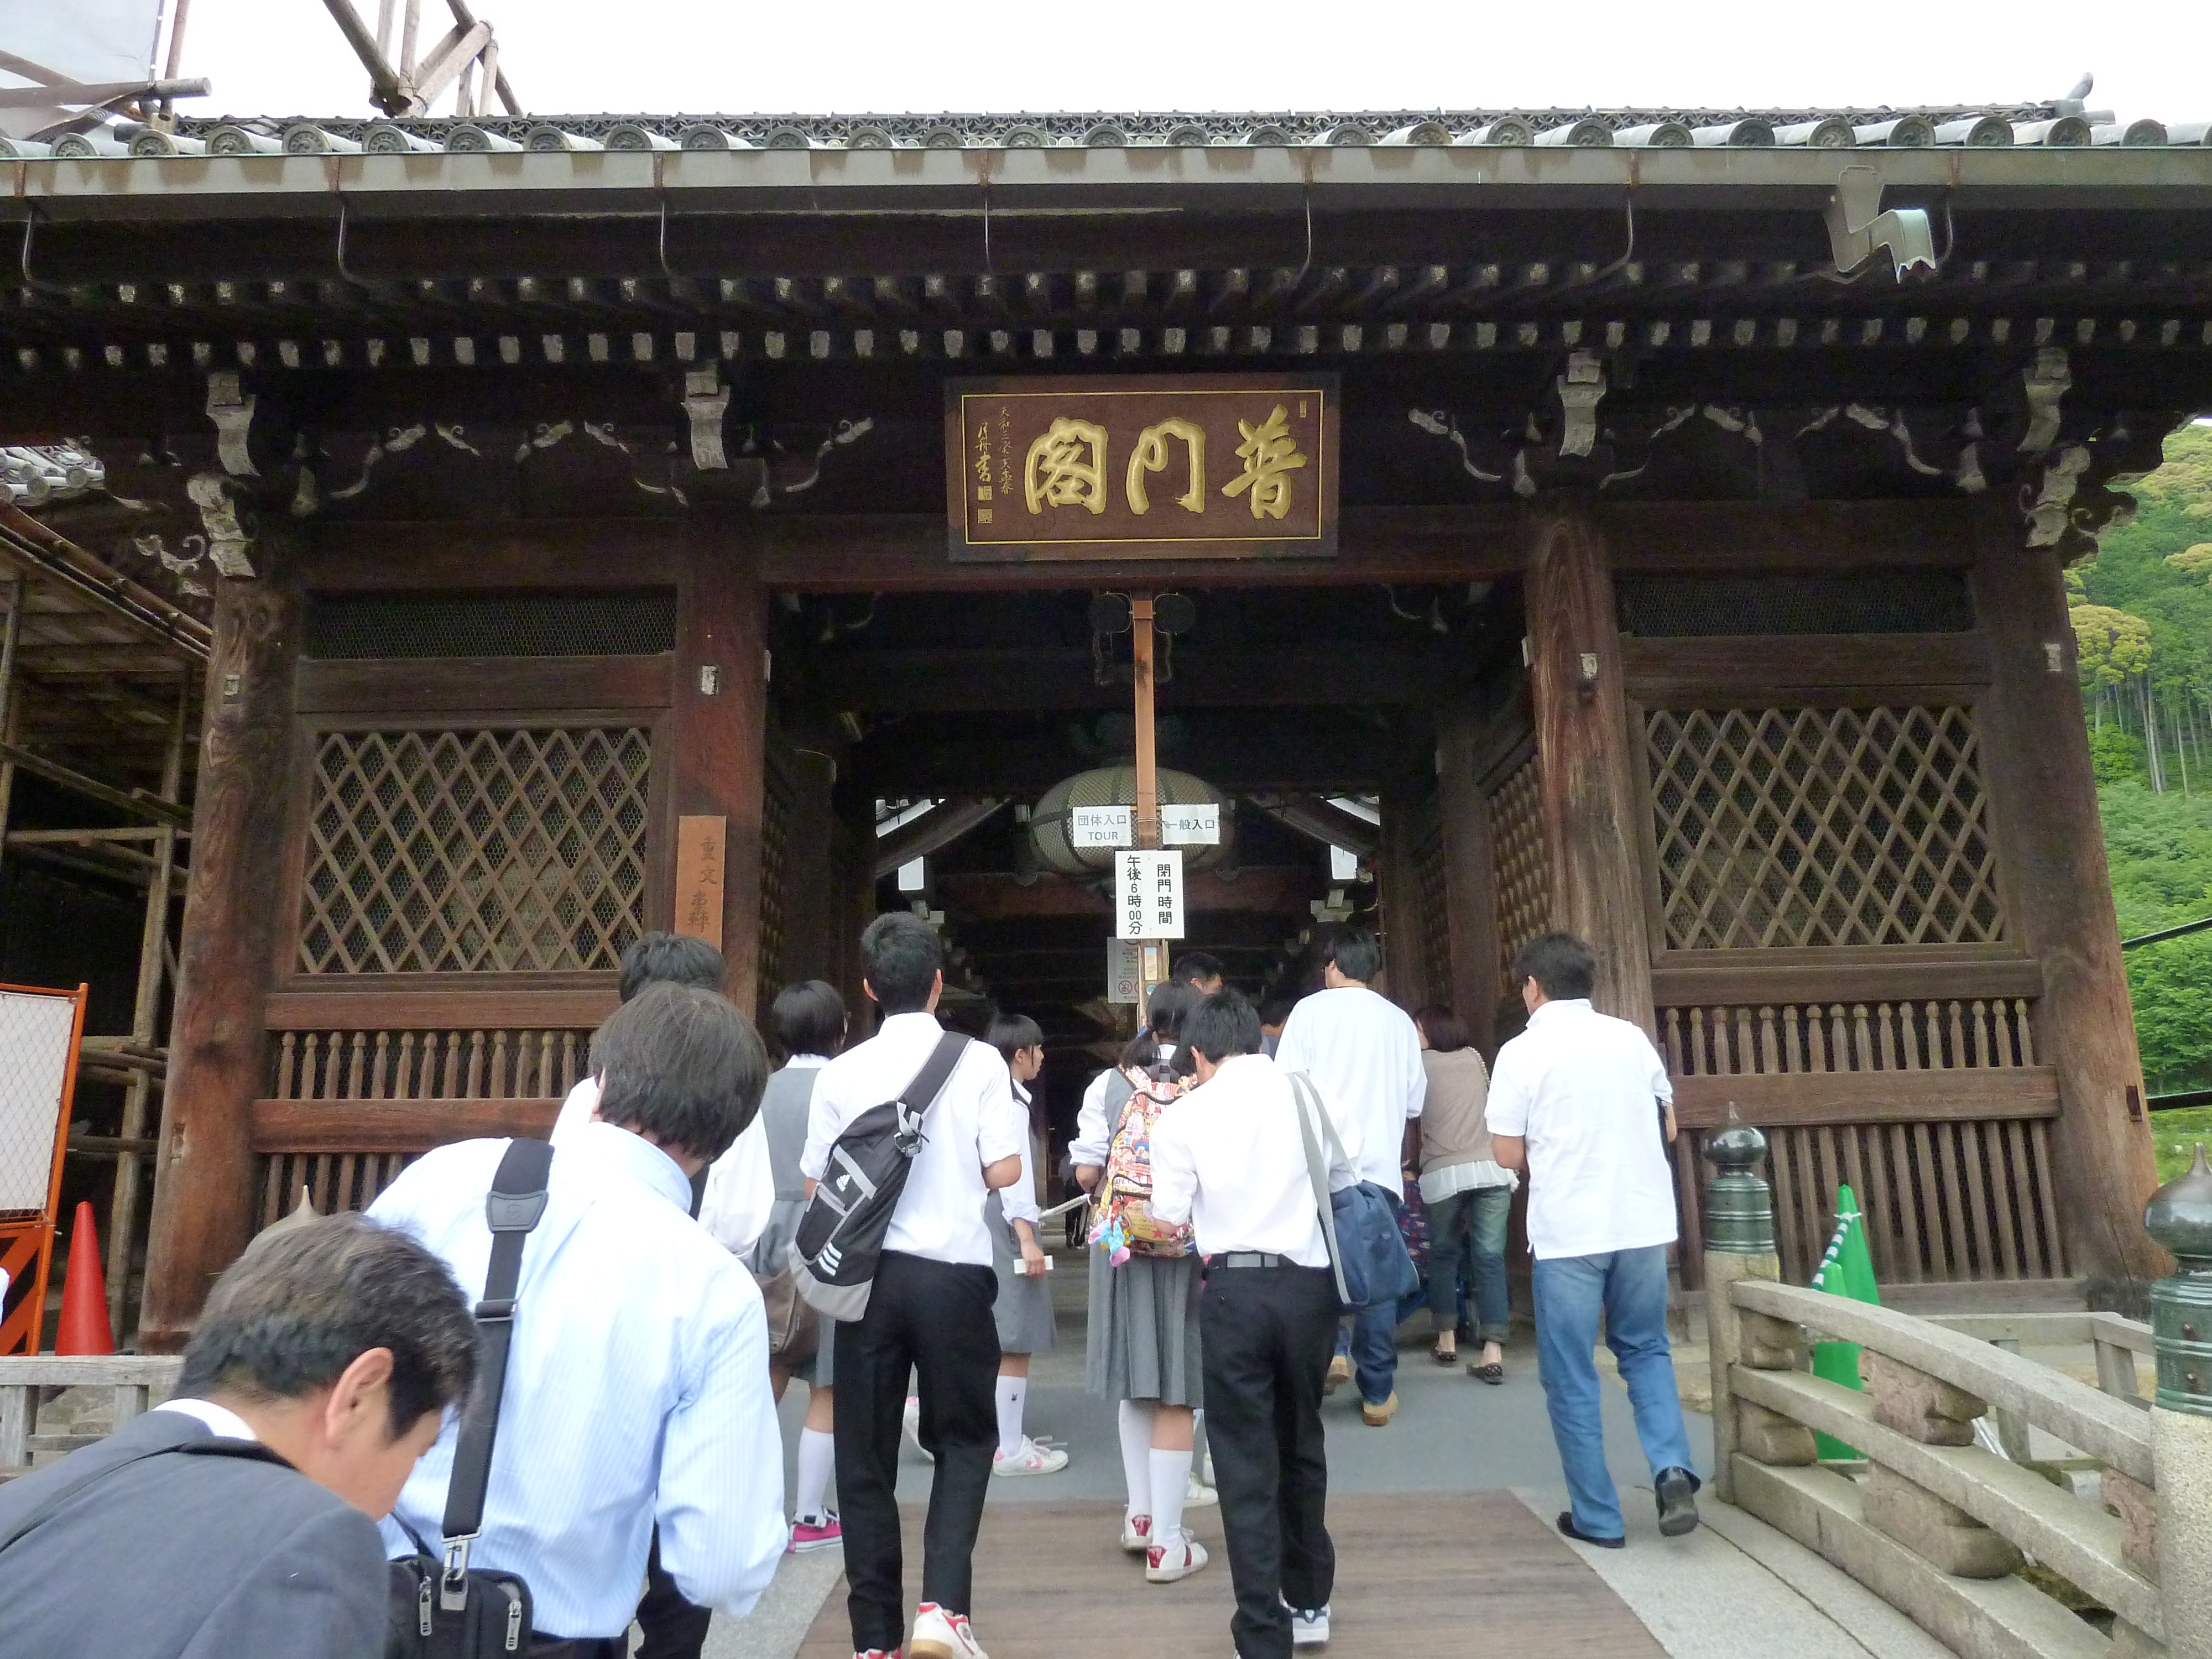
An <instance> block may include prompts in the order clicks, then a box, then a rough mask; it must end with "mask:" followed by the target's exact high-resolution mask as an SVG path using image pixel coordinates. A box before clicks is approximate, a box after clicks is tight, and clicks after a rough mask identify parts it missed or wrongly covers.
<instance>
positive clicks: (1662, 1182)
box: [1489, 998, 1676, 1261]
mask: <svg viewBox="0 0 2212 1659" xmlns="http://www.w3.org/2000/svg"><path fill="white" fill-rule="evenodd" d="M1673 1098H1674V1085H1673V1084H1672V1083H1671V1082H1669V1081H1668V1077H1667V1066H1666V1062H1665V1061H1664V1060H1661V1059H1660V1058H1659V1051H1658V1050H1657V1049H1656V1048H1653V1047H1652V1046H1651V1039H1650V1038H1649V1037H1647V1036H1644V1032H1643V1030H1642V1029H1641V1028H1640V1027H1638V1026H1635V1025H1632V1024H1629V1022H1628V1021H1626V1020H1625V1019H1615V1018H1613V1016H1612V1015H1610V1014H1601V1013H1599V1012H1597V1011H1596V1010H1595V1009H1594V1008H1592V1007H1591V1006H1589V1000H1588V999H1586V998H1576V999H1572V1000H1565V1001H1559V1002H1547V1003H1546V1004H1545V1005H1544V1006H1542V1007H1541V1008H1539V1009H1538V1010H1537V1011H1536V1012H1534V1013H1533V1014H1531V1015H1530V1016H1529V1017H1528V1030H1525V1031H1523V1032H1522V1033H1521V1035H1520V1036H1517V1037H1515V1038H1514V1039H1513V1040H1512V1041H1511V1042H1509V1043H1507V1044H1506V1045H1505V1046H1504V1048H1500V1049H1499V1050H1498V1064H1497V1065H1496V1066H1493V1067H1492V1070H1491V1075H1490V1104H1489V1118H1490V1132H1491V1133H1492V1134H1494V1135H1520V1136H1522V1137H1523V1138H1525V1139H1527V1141H1528V1249H1529V1251H1530V1253H1531V1254H1532V1255H1534V1256H1535V1257H1536V1259H1537V1260H1538V1261H1549V1260H1550V1259H1551V1258H1553V1256H1568V1255H1605V1254H1607V1253H1608V1252H1610V1251H1613V1250H1638V1249H1644V1248H1645V1247H1647V1246H1649V1245H1653V1244H1671V1243H1674V1237H1675V1231H1676V1228H1675V1218H1674V1172H1673V1170H1672V1169H1671V1167H1670V1166H1669V1165H1668V1161H1667V1142H1666V1137H1665V1135H1664V1133H1662V1131H1661V1128H1660V1126H1659V1107H1658V1104H1657V1103H1658V1102H1660V1101H1662V1100H1672V1099H1673Z"/></svg>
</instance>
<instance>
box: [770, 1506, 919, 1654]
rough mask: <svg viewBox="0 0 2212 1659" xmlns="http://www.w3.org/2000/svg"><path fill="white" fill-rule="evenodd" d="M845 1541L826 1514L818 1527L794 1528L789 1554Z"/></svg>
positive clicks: (842, 1532)
mask: <svg viewBox="0 0 2212 1659" xmlns="http://www.w3.org/2000/svg"><path fill="white" fill-rule="evenodd" d="M844 1541H845V1529H844V1528H842V1526H840V1525H838V1524H837V1517H836V1514H835V1513H830V1514H825V1515H824V1516H823V1517H822V1519H821V1522H820V1523H819V1524H818V1525H817V1523H816V1522H811V1521H800V1522H798V1523H797V1524H795V1525H794V1526H793V1528H792V1529H791V1545H790V1549H789V1553H791V1554H793V1555H804V1554H805V1553H806V1552H807V1551H809V1550H826V1549H828V1548H829V1547H830V1546H831V1545H833V1544H842V1543H843V1542H844ZM889 1659H898V1656H897V1655H896V1653H893V1654H891V1655H890V1656H889Z"/></svg>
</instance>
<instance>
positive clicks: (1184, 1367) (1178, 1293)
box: [1071, 980, 1218, 1584]
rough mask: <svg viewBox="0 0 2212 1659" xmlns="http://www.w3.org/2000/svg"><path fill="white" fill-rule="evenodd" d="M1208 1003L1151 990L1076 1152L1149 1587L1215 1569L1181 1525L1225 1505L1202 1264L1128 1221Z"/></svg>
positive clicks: (1135, 1539)
mask: <svg viewBox="0 0 2212 1659" xmlns="http://www.w3.org/2000/svg"><path fill="white" fill-rule="evenodd" d="M1199 1000H1200V998H1199V995H1198V994H1197V992H1196V991H1194V989H1192V988H1191V987H1190V986H1189V985H1188V983H1187V982H1185V981H1181V980H1172V981H1169V982H1168V983H1166V984H1164V985H1156V986H1154V987H1152V997H1151V1000H1150V1001H1149V1002H1148V1003H1147V1005H1146V1011H1145V1027H1144V1029H1143V1030H1140V1031H1139V1032H1138V1033H1137V1035H1136V1036H1135V1037H1133V1039H1131V1041H1130V1042H1129V1046H1128V1047H1127V1048H1125V1049H1124V1050H1123V1051H1122V1054H1121V1067H1120V1069H1119V1070H1118V1071H1115V1072H1112V1073H1106V1074H1105V1077H1106V1081H1105V1083H1104V1084H1103V1085H1094V1086H1097V1091H1098V1092H1097V1101H1096V1104H1095V1107H1094V1104H1093V1102H1092V1099H1091V1097H1088V1096H1086V1097H1085V1102H1084V1109H1083V1111H1082V1112H1081V1113H1080V1114H1079V1115H1078V1118H1077V1124H1076V1138H1075V1144H1074V1146H1073V1147H1072V1148H1071V1151H1072V1152H1073V1156H1074V1158H1075V1160H1076V1169H1075V1175H1076V1179H1077V1181H1078V1182H1080V1183H1081V1184H1082V1186H1083V1188H1085V1191H1087V1192H1090V1193H1091V1194H1093V1195H1094V1200H1095V1201H1094V1204H1093V1209H1092V1221H1091V1252H1090V1255H1091V1295H1090V1309H1091V1321H1090V1329H1089V1334H1088V1343H1087V1352H1086V1358H1085V1376H1086V1379H1087V1382H1088V1385H1089V1388H1090V1391H1091V1393H1092V1394H1093V1395H1097V1397H1099V1398H1100V1399H1102V1400H1111V1401H1115V1407H1116V1410H1117V1412H1118V1413H1119V1417H1120V1428H1121V1474H1122V1479H1123V1480H1124V1481H1125V1483H1126V1484H1127V1488H1128V1504H1127V1508H1126V1509H1125V1510H1123V1511H1122V1516H1121V1547H1122V1548H1123V1549H1125V1550H1127V1551H1128V1552H1129V1553H1131V1554H1133V1555H1142V1556H1143V1557H1144V1558H1145V1577H1146V1581H1147V1582H1149V1583H1162V1584H1164V1583H1175V1582H1176V1580H1178V1579H1182V1578H1188V1577H1189V1576H1190V1575H1191V1574H1192V1573H1194V1572H1196V1571H1198V1570H1199V1569H1200V1567H1203V1566H1204V1565H1206V1548H1205V1547H1204V1546H1203V1545H1201V1544H1200V1543H1199V1541H1197V1540H1196V1539H1195V1538H1194V1537H1193V1536H1192V1535H1191V1533H1190V1530H1189V1528H1187V1527H1185V1526H1184V1525H1183V1524H1182V1514H1183V1510H1185V1509H1186V1508H1187V1507H1189V1506H1190V1505H1192V1504H1211V1503H1214V1502H1217V1501H1218V1499H1217V1498H1216V1497H1215V1493H1214V1489H1213V1488H1212V1487H1211V1486H1206V1484H1205V1483H1204V1482H1203V1481H1201V1480H1199V1479H1198V1478H1197V1475H1196V1473H1195V1471H1194V1467H1193V1466H1194V1463H1195V1462H1196V1455H1197V1451H1196V1449H1197V1429H1198V1420H1197V1413H1198V1408H1199V1407H1202V1406H1203V1405H1204V1404H1205V1403H1206V1400H1205V1389H1206V1383H1205V1376H1204V1371H1203V1366H1202V1364H1201V1361H1200V1342H1199V1334H1198V1258H1197V1256H1196V1255H1195V1254H1194V1252H1193V1251H1192V1249H1191V1247H1190V1241H1189V1239H1188V1237H1187V1236H1185V1235H1183V1234H1182V1233H1178V1232H1174V1231H1170V1232H1168V1233H1166V1234H1164V1235H1158V1236H1151V1237H1146V1236H1140V1232H1141V1230H1137V1231H1133V1229H1132V1227H1131V1225H1129V1222H1130V1212H1131V1211H1132V1210H1137V1211H1141V1210H1142V1209H1143V1207H1144V1203H1145V1200H1144V1198H1143V1195H1142V1194H1140V1193H1139V1192H1137V1191H1135V1190H1134V1188H1133V1182H1134V1181H1135V1180H1137V1179H1139V1178H1141V1171H1142V1170H1143V1168H1144V1165H1145V1164H1146V1152H1145V1144H1146V1139H1147V1134H1148V1130H1147V1127H1146V1126H1147V1124H1148V1123H1149V1122H1150V1121H1152V1119H1153V1117H1154V1116H1155V1115H1157V1114H1158V1112H1159V1111H1161V1110H1163V1109H1164V1105H1165V1103H1167V1102H1170V1101H1172V1100H1174V1099H1176V1097H1178V1096H1180V1095H1181V1094H1182V1092H1183V1091H1184V1090H1185V1089H1187V1088H1188V1087H1189V1074H1188V1070H1187V1068H1183V1067H1181V1066H1178V1064H1177V1061H1176V1044H1177V1042H1179V1041H1180V1040H1181V1038H1182V1024H1183V1019H1184V1017H1185V1015H1186V1014H1187V1013H1188V1011H1189V1010H1190V1009H1191V1008H1192V1007H1194V1006H1196V1004H1197V1003H1198V1001H1199ZM1117 1152H1118V1153H1119V1155H1120V1160H1121V1161H1120V1163H1119V1164H1117V1163H1116V1155H1117ZM1155 1232H1156V1233H1157V1230H1155Z"/></svg>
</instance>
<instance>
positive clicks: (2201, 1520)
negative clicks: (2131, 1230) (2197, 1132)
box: [2143, 1142, 2212, 1659]
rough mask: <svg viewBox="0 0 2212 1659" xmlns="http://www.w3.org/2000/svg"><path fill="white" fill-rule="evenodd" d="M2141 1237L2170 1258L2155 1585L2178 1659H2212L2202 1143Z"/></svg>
mask: <svg viewBox="0 0 2212 1659" xmlns="http://www.w3.org/2000/svg"><path fill="white" fill-rule="evenodd" d="M2143 1231H2145V1232H2148V1234H2149V1235H2150V1236H2151V1237H2152V1238H2153V1239H2154V1241H2156V1242H2157V1243H2160V1244H2162V1245H2164V1246H2165V1247H2166V1249H2167V1250H2169V1251H2171V1252H2172V1255H2173V1261H2174V1271H2173V1273H2172V1276H2171V1277H2169V1278H2166V1279H2160V1280H2159V1281H2158V1282H2157V1283H2156V1284H2154V1285H2152V1286H2151V1291H2150V1329H2151V1340H2152V1342H2153V1344H2154V1346H2155V1349H2156V1352H2157V1361H2158V1393H2157V1395H2156V1396H2155V1397H2154V1399H2153V1401H2152V1402H2151V1410H2150V1455H2151V1468H2152V1472H2153V1475H2154V1486H2155V1487H2156V1492H2157V1500H2156V1503H2157V1516H2158V1541H2157V1555H2158V1586H2159V1602H2160V1610H2161V1611H2162V1612H2163V1613H2164V1614H2165V1616H2166V1651H2167V1652H2168V1653H2170V1654H2171V1655H2172V1659H2212V1169H2207V1168H2206V1167H2205V1164H2204V1147H2203V1143H2202V1142H2199V1143H2198V1145H2197V1158H2196V1161H2195V1163H2194V1164H2192V1165H2191V1167H2190V1169H2189V1170H2188V1171H2187V1172H2186V1173H2185V1174H2183V1175H2180V1176H2176V1177H2175V1178H2174V1179H2173V1180H2172V1181H2169V1182H2166V1185H2165V1186H2163V1187H2161V1188H2159V1189H2158V1191H2157V1192H2155V1193H2154V1194H2152V1195H2151V1200H2150V1203H2149V1205H2148V1206H2147V1207H2146V1208H2145V1209H2144V1211H2143Z"/></svg>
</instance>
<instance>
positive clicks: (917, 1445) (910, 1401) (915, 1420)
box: [899, 1395, 937, 1463]
mask: <svg viewBox="0 0 2212 1659" xmlns="http://www.w3.org/2000/svg"><path fill="white" fill-rule="evenodd" d="M899 1425H900V1426H901V1427H902V1428H903V1429H904V1430H905V1431H906V1437H907V1438H908V1439H909V1440H911V1441H913V1442H914V1449H915V1450H916V1451H918V1452H920V1453H921V1461H922V1462H925V1463H934V1462H936V1461H937V1459H936V1457H935V1456H934V1455H933V1454H932V1453H931V1451H930V1449H929V1448H928V1447H927V1446H925V1445H923V1444H922V1443H921V1399H920V1397H919V1396H918V1395H907V1397H906V1409H905V1411H903V1412H902V1413H900V1414H899Z"/></svg>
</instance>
